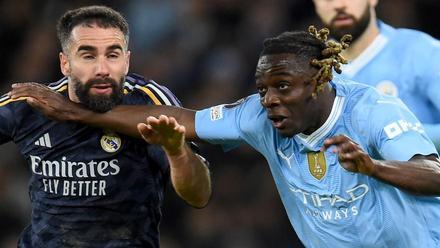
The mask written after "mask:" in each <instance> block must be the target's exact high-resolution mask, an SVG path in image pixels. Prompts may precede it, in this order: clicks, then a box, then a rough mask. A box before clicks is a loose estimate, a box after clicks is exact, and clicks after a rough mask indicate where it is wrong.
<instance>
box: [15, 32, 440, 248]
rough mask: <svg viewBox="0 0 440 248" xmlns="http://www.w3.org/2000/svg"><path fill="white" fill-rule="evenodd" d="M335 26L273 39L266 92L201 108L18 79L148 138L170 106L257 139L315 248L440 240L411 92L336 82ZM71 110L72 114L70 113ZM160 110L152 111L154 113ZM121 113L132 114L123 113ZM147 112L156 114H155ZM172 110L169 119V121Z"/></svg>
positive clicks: (59, 114) (204, 130)
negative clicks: (107, 106)
mask: <svg viewBox="0 0 440 248" xmlns="http://www.w3.org/2000/svg"><path fill="white" fill-rule="evenodd" d="M327 35H328V30H325V29H324V30H320V31H319V32H318V31H317V30H316V29H313V28H311V29H310V33H307V32H286V33H283V34H281V35H279V36H277V37H274V38H270V39H267V40H266V41H265V42H264V48H263V51H262V52H261V54H260V58H259V61H258V65H257V69H256V74H255V77H256V85H257V89H258V94H254V95H251V96H248V97H246V98H243V99H242V100H240V101H238V102H236V103H234V104H223V105H218V106H214V107H211V108H207V109H204V110H201V111H193V110H189V109H182V108H178V107H172V106H118V107H115V108H114V109H113V110H112V111H110V112H106V113H103V114H99V113H93V112H91V111H89V110H87V109H85V108H83V107H75V106H70V105H72V103H71V102H68V101H66V99H65V98H63V97H62V96H61V95H59V94H55V93H53V92H52V91H50V90H47V89H45V88H43V87H42V86H38V85H34V84H25V85H16V86H15V87H14V89H13V91H12V92H11V96H12V97H14V98H16V97H23V96H28V97H29V98H28V101H29V103H30V104H31V105H32V106H34V107H36V108H38V109H39V110H41V111H42V112H43V113H44V114H46V115H49V116H51V117H54V118H59V119H60V120H70V121H78V122H82V123H86V124H89V125H94V126H104V127H112V128H115V129H117V130H119V131H123V132H126V133H130V134H135V131H133V129H135V128H134V127H135V126H136V122H138V121H139V120H142V118H147V119H146V123H139V124H138V125H137V126H138V129H139V131H140V132H141V133H142V134H143V135H148V134H149V133H150V132H151V130H150V129H151V127H153V126H151V125H156V124H157V123H158V122H159V121H158V120H157V119H156V117H154V116H157V115H159V114H160V113H166V114H167V115H169V116H174V117H175V118H176V119H177V120H178V121H179V123H182V124H183V125H184V126H185V127H186V135H187V138H197V137H198V138H200V139H203V140H206V141H209V142H211V143H214V144H221V145H223V147H224V148H226V149H231V148H234V147H236V146H238V145H240V144H242V143H248V144H249V145H251V146H252V147H254V148H255V149H256V150H257V151H258V152H260V153H261V154H263V155H264V156H265V158H266V159H267V161H268V163H269V166H270V169H271V172H272V175H273V178H274V180H275V183H276V186H277V188H278V191H279V193H280V196H281V199H282V201H283V203H284V206H285V209H286V211H287V214H288V216H289V219H290V221H291V224H292V226H293V227H294V229H295V231H296V232H297V234H298V236H299V238H300V239H301V241H302V242H303V243H304V245H305V246H306V247H436V246H438V244H439V242H440V239H439V238H440V226H439V225H438V223H437V222H438V219H439V218H440V198H438V197H435V195H439V194H440V161H439V159H438V154H437V152H436V150H435V147H434V145H433V144H432V142H431V140H430V139H429V138H428V137H427V135H426V134H425V131H424V129H423V127H422V125H421V124H420V122H419V121H418V119H417V118H416V117H415V116H414V115H413V114H412V113H411V112H410V111H409V110H408V108H407V107H406V106H405V105H404V104H403V103H402V101H401V100H399V99H398V98H395V97H393V96H387V95H383V94H380V93H379V92H378V91H377V90H375V89H374V88H372V87H370V86H368V85H364V84H358V83H355V82H352V81H348V80H344V79H341V78H339V77H338V78H336V77H335V78H333V79H332V76H333V75H332V73H333V70H336V71H340V70H339V67H340V64H341V63H344V62H346V61H345V60H344V59H343V58H342V57H341V56H340V54H339V53H340V51H341V50H343V49H344V48H346V47H347V45H348V44H347V43H348V42H349V38H348V37H344V38H343V39H342V40H341V42H342V43H341V44H339V43H337V42H335V41H329V42H325V40H326V38H327ZM64 108H68V109H71V110H72V112H66V111H63V109H64ZM149 115H153V116H149ZM121 116H126V117H127V118H126V119H125V120H124V121H121V120H120V118H121ZM147 116H148V117H147ZM162 118H163V117H162Z"/></svg>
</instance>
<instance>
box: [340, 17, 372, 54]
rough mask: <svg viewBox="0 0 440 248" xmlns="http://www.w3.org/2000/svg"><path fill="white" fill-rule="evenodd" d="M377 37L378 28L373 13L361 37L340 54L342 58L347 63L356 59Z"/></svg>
mask: <svg viewBox="0 0 440 248" xmlns="http://www.w3.org/2000/svg"><path fill="white" fill-rule="evenodd" d="M378 35H379V27H378V26H377V20H376V17H375V16H374V13H373V14H372V15H371V20H370V24H368V27H367V29H365V31H364V32H363V33H362V35H361V36H359V37H358V38H357V39H356V40H355V41H353V42H352V43H351V44H350V47H348V48H347V49H346V50H344V51H343V52H342V56H343V57H344V58H346V59H348V60H349V61H350V60H353V59H355V58H357V57H358V56H359V55H360V54H361V53H362V52H363V51H364V50H365V49H366V48H367V47H368V46H369V45H370V44H371V43H372V42H373V41H374V39H375V38H376V37H377V36H378Z"/></svg>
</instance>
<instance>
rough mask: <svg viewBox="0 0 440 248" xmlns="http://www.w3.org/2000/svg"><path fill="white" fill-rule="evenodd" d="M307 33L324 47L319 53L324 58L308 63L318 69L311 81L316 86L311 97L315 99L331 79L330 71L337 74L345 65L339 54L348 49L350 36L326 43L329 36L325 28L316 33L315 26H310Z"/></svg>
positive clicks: (344, 60)
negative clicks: (342, 65)
mask: <svg viewBox="0 0 440 248" xmlns="http://www.w3.org/2000/svg"><path fill="white" fill-rule="evenodd" d="M308 31H309V33H310V34H311V35H312V36H313V37H315V38H316V39H318V40H320V41H321V42H323V43H324V44H325V46H326V48H325V49H324V50H322V52H321V54H322V56H323V57H324V58H323V59H321V60H318V59H312V61H311V62H310V64H311V65H312V66H314V67H317V68H318V69H319V71H318V73H316V75H315V76H313V77H312V80H314V81H315V82H316V84H317V87H316V91H315V92H314V93H313V94H314V95H312V96H313V97H314V98H316V95H317V94H318V92H320V91H322V90H323V89H324V85H325V83H327V82H328V81H330V80H332V79H333V73H332V69H334V70H335V71H336V72H337V73H341V72H342V71H341V64H347V60H346V59H345V58H343V57H342V55H341V54H340V53H341V52H342V50H344V49H346V48H348V47H349V45H350V42H351V39H352V36H351V35H349V34H346V35H344V36H343V37H342V38H341V40H340V42H337V41H334V40H330V41H327V38H328V35H329V34H330V31H329V30H328V29H327V28H322V29H320V30H319V31H318V30H317V29H316V28H315V26H313V25H311V26H309V29H308Z"/></svg>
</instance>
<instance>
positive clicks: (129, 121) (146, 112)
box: [10, 83, 196, 140]
mask: <svg viewBox="0 0 440 248" xmlns="http://www.w3.org/2000/svg"><path fill="white" fill-rule="evenodd" d="M10 96H11V98H13V99H18V98H20V97H26V100H27V102H28V103H29V105H31V106H32V107H34V108H35V109H37V110H39V111H41V112H42V113H43V114H44V115H46V116H47V117H49V118H51V119H54V120H57V121H76V122H81V123H84V124H86V125H89V126H94V127H100V128H107V129H112V130H114V131H117V132H120V133H124V134H126V135H130V136H132V137H138V138H140V137H141V136H140V134H139V132H138V130H137V124H138V123H141V122H145V120H146V119H147V117H149V116H156V117H157V116H159V115H161V114H164V115H168V116H173V117H175V119H176V120H177V121H178V122H179V123H181V124H182V125H184V126H185V127H186V132H185V136H186V138H187V139H190V140H193V139H196V133H195V128H194V119H195V111H194V110H190V109H184V108H179V107H175V106H162V105H161V106H159V105H149V106H147V105H123V106H122V105H121V106H117V107H115V108H113V109H112V110H111V111H108V112H106V113H102V114H101V113H95V112H93V111H91V110H89V109H87V108H85V107H84V106H82V105H81V104H78V103H74V102H72V101H70V100H69V99H68V98H66V97H64V96H63V95H61V94H60V93H58V92H55V91H53V90H51V89H50V88H48V87H47V86H45V85H42V84H38V83H19V84H14V85H12V90H11V92H10Z"/></svg>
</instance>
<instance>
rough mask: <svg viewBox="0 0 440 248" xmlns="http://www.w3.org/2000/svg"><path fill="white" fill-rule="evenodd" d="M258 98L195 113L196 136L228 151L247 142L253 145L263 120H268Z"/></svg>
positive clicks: (254, 97) (252, 97) (251, 97)
mask: <svg viewBox="0 0 440 248" xmlns="http://www.w3.org/2000/svg"><path fill="white" fill-rule="evenodd" d="M264 115H265V113H263V111H262V107H261V104H260V102H259V100H258V97H257V96H256V95H252V96H249V97H247V98H243V99H241V100H239V101H237V102H236V103H233V104H222V105H218V106H214V107H211V108H207V109H204V110H200V111H197V112H196V117H195V129H196V133H197V136H198V137H199V138H200V139H202V140H205V141H208V142H210V143H213V144H220V145H222V146H223V148H224V149H225V150H229V149H232V148H235V147H237V146H239V145H240V144H242V143H244V142H246V143H249V144H250V145H253V144H252V137H253V136H254V135H256V134H257V130H258V126H259V124H260V121H261V118H260V117H263V119H266V116H264Z"/></svg>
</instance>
